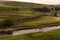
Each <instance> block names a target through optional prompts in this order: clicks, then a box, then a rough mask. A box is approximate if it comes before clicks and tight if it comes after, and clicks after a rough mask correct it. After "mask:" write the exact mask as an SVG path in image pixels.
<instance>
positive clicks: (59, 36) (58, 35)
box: [0, 29, 60, 40]
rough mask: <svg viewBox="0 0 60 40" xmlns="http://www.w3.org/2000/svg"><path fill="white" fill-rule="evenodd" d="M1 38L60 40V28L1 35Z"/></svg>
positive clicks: (13, 39)
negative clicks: (15, 34)
mask: <svg viewBox="0 0 60 40" xmlns="http://www.w3.org/2000/svg"><path fill="white" fill-rule="evenodd" d="M0 40H60V29H56V30H52V31H48V32H39V33H32V34H24V35H17V36H7V37H0Z"/></svg>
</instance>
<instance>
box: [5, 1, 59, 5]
mask: <svg viewBox="0 0 60 40" xmlns="http://www.w3.org/2000/svg"><path fill="white" fill-rule="evenodd" d="M6 1H7V0H6ZM9 1H21V2H32V3H38V4H51V5H58V4H59V5H60V0H9Z"/></svg>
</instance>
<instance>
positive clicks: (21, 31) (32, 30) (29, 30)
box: [12, 26, 60, 35]
mask: <svg viewBox="0 0 60 40" xmlns="http://www.w3.org/2000/svg"><path fill="white" fill-rule="evenodd" d="M59 28H60V26H53V27H45V28H41V29H39V28H36V29H26V30H18V31H13V34H12V35H21V34H28V33H35V32H47V31H50V30H54V29H59Z"/></svg>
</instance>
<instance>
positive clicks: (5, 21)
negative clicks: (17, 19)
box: [0, 20, 13, 28]
mask: <svg viewBox="0 0 60 40" xmlns="http://www.w3.org/2000/svg"><path fill="white" fill-rule="evenodd" d="M10 26H13V22H12V21H11V20H4V21H3V22H1V23H0V27H3V28H7V27H10Z"/></svg>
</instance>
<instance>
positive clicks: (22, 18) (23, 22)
mask: <svg viewBox="0 0 60 40" xmlns="http://www.w3.org/2000/svg"><path fill="white" fill-rule="evenodd" d="M24 4H25V5H24ZM43 7H47V8H48V7H49V9H50V8H53V7H52V6H51V5H43V4H34V3H24V2H2V3H1V4H0V22H2V21H4V20H6V19H9V20H11V21H12V22H13V24H14V25H13V27H16V28H19V27H22V28H23V27H33V28H34V27H36V26H37V25H40V24H48V23H53V22H56V21H55V19H54V18H53V17H54V15H53V14H54V11H50V12H36V11H34V10H32V8H43ZM58 13H60V12H58ZM43 15H47V16H43ZM52 15H53V16H52ZM39 27H41V26H39ZM8 28H9V27H8Z"/></svg>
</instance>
